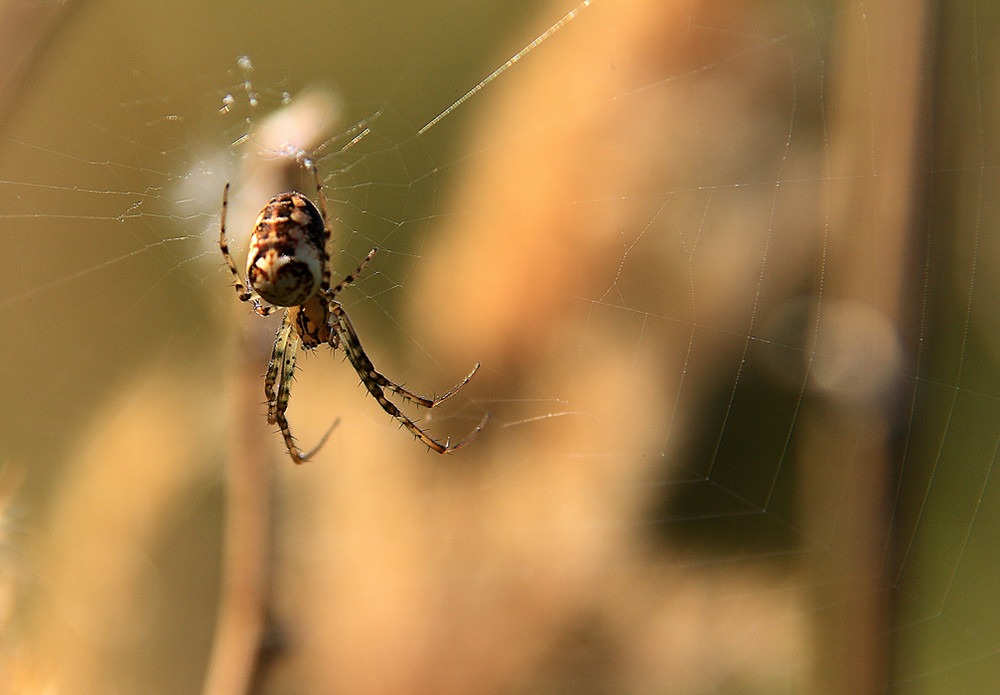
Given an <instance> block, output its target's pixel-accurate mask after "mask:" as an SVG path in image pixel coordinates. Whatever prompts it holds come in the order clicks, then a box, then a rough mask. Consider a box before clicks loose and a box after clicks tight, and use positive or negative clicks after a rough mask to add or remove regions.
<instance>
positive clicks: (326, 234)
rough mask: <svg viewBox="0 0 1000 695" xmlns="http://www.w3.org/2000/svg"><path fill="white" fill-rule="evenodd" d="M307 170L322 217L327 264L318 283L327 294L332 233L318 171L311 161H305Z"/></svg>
mask: <svg viewBox="0 0 1000 695" xmlns="http://www.w3.org/2000/svg"><path fill="white" fill-rule="evenodd" d="M305 166H306V168H307V169H312V173H313V178H314V179H315V180H316V199H317V200H318V201H319V212H320V214H321V215H322V216H323V252H324V253H325V254H326V257H327V262H326V263H324V264H323V278H322V280H321V281H320V292H327V291H328V290H329V289H330V263H329V259H330V258H332V256H331V255H330V254H331V253H332V252H333V249H332V248H330V245H331V243H332V242H333V232H331V231H330V222H329V221H328V219H327V214H326V195H325V194H324V193H323V183H322V182H321V181H320V180H319V169H317V168H316V165H315V164H313V162H312V160H311V159H306V160H305Z"/></svg>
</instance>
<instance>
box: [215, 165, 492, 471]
mask: <svg viewBox="0 0 1000 695" xmlns="http://www.w3.org/2000/svg"><path fill="white" fill-rule="evenodd" d="M308 166H309V168H310V169H312V171H313V174H314V176H315V179H316V195H317V199H318V201H319V208H317V207H316V205H314V204H313V203H312V201H310V200H309V199H308V198H307V197H306V196H304V195H302V194H301V193H298V192H296V191H289V192H287V193H281V194H280V195H276V196H275V197H273V198H271V200H270V201H268V203H267V205H265V206H264V209H263V210H261V213H260V215H259V216H258V217H257V222H256V223H255V224H254V228H253V233H252V235H251V238H250V250H249V252H248V254H247V281H246V283H244V282H243V280H242V278H240V274H239V271H238V270H237V269H236V263H235V262H234V261H233V258H232V256H231V255H230V253H229V246H228V244H227V242H226V209H227V207H228V201H229V184H228V183H227V184H226V188H225V191H224V192H223V195H222V216H221V220H220V225H219V227H220V229H219V247H220V248H221V249H222V255H223V257H224V258H225V260H226V264H227V265H228V267H229V270H230V271H231V272H232V274H233V278H234V280H235V286H236V294H237V295H238V296H239V299H240V301H241V302H247V301H250V302H253V305H254V309H255V310H256V312H257V313H258V314H260V315H261V316H267V315H268V314H270V313H272V312H274V311H276V310H277V309H278V308H285V309H286V311H285V318H284V321H282V323H281V327H280V328H279V329H278V333H277V335H276V336H275V339H274V348H273V350H272V352H271V361H270V363H269V364H268V367H267V374H266V375H265V377H264V394H265V396H266V397H267V420H268V422H270V423H272V424H273V423H277V425H278V427H279V428H280V430H281V435H282V437H284V440H285V446H286V447H287V448H288V453H289V454H290V455H291V457H292V460H293V461H295V462H296V463H302V462H303V461H306V460H307V459H308V458H309V457H310V456H311V455H312V454H313V453H315V452H316V451H317V450H318V449H319V447H321V446H322V445H323V442H324V441H325V440H326V436H324V437H323V439H322V440H320V442H319V444H318V445H317V446H316V447H315V448H314V449H313V450H312V451H310V452H308V453H305V454H304V453H302V451H301V450H299V448H298V446H297V445H296V444H295V440H294V438H293V437H292V433H291V430H290V428H289V426H288V421H287V419H286V418H285V411H286V409H287V408H288V398H289V390H290V388H291V382H292V375H293V374H294V371H295V356H296V352H297V351H298V348H299V345H300V344H301V345H302V347H304V348H306V349H308V350H311V349H313V348H315V347H317V346H319V345H321V344H323V343H326V344H328V345H329V346H330V347H332V348H333V349H337V348H343V349H344V352H346V353H347V359H348V360H350V362H351V365H352V366H353V367H354V369H355V371H356V372H357V373H358V376H359V377H361V381H362V383H363V384H364V385H365V387H366V388H367V389H368V391H369V393H371V395H372V396H373V397H374V398H375V400H376V401H378V404H379V405H380V406H381V407H382V409H383V410H385V411H386V412H387V413H389V414H390V415H391V416H393V417H394V418H396V419H397V420H399V422H400V423H401V424H402V425H403V426H404V427H406V428H407V429H409V430H410V431H411V432H412V433H413V434H414V436H416V437H417V438H418V439H420V441H422V442H423V443H424V444H426V445H427V446H429V447H430V448H431V449H433V450H434V451H437V452H438V453H442V454H445V453H448V452H450V451H455V450H457V449H460V448H462V447H463V446H465V445H466V444H468V443H469V442H470V441H471V440H472V438H473V437H474V436H475V435H476V434H477V433H478V432H479V430H480V429H481V427H482V424H483V423H480V424H479V426H478V427H476V429H475V430H473V431H472V433H471V434H470V435H469V436H468V437H466V438H465V439H463V440H462V441H461V442H459V443H458V444H455V445H452V444H451V440H450V439H449V440H446V441H445V443H444V444H442V443H440V442H438V441H436V440H434V439H432V438H431V437H430V436H428V435H427V434H426V433H425V432H424V431H423V430H422V429H420V428H419V427H418V426H417V425H416V424H415V423H414V422H413V421H412V420H410V419H409V418H408V417H407V416H406V415H404V414H403V413H402V411H400V410H399V408H398V407H397V406H396V405H395V404H394V403H392V402H391V401H390V400H389V399H388V398H386V395H385V391H386V390H388V391H391V392H393V393H395V394H396V395H398V396H400V397H401V398H403V399H404V400H407V401H411V402H413V403H416V404H417V405H420V406H423V407H425V408H434V407H436V406H438V405H440V404H441V403H443V402H444V401H445V400H447V399H448V398H450V397H451V396H453V395H454V394H455V393H457V392H458V390H459V389H461V388H462V387H463V386H465V384H466V383H468V381H469V379H471V378H472V375H473V374H475V373H476V370H477V369H479V364H478V363H477V364H476V366H475V367H473V368H472V371H471V372H470V373H469V375H468V376H467V377H465V379H463V380H462V381H461V382H460V383H459V384H458V385H457V386H456V387H455V388H453V389H452V390H451V391H449V392H448V393H446V394H444V395H443V396H438V397H436V398H425V397H423V396H418V395H416V394H414V393H411V392H409V391H407V390H406V389H404V388H403V387H402V386H400V385H399V384H396V383H394V382H392V381H389V379H387V378H386V377H384V376H382V375H381V374H380V373H379V372H378V371H376V370H375V366H374V365H373V364H372V362H371V360H370V359H368V356H367V355H366V354H365V351H364V349H363V348H362V347H361V341H360V340H359V339H358V334H357V332H356V331H355V330H354V326H352V325H351V321H350V319H348V318H347V314H346V313H345V312H344V309H343V307H342V306H341V305H340V302H338V301H336V299H335V297H336V296H337V293H338V292H340V291H341V290H342V289H344V288H345V287H347V286H348V285H350V284H351V283H353V282H354V280H355V279H356V278H357V277H358V275H360V274H361V271H362V270H364V267H365V266H366V265H367V264H368V261H370V260H371V258H372V256H374V255H375V252H376V251H377V250H378V249H372V250H371V252H369V254H368V256H367V257H366V258H365V259H364V260H363V261H361V264H360V265H359V266H358V267H357V268H356V269H355V270H354V272H353V273H351V274H350V275H348V276H347V277H346V278H344V279H343V280H341V281H340V282H339V283H338V284H337V285H336V287H332V288H331V287H330V263H329V259H330V251H329V246H330V237H331V234H330V226H329V224H328V223H327V214H326V202H325V199H324V197H323V187H322V185H321V183H320V180H319V174H318V173H317V172H316V169H315V167H313V166H312V165H311V164H309V165H308ZM261 300H263V301H264V302H268V304H267V305H265V304H263V303H262V301H261ZM276 384H277V390H275V385H276ZM484 422H485V418H484ZM327 434H329V432H328V433H327Z"/></svg>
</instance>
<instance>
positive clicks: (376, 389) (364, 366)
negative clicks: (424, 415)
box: [330, 301, 488, 454]
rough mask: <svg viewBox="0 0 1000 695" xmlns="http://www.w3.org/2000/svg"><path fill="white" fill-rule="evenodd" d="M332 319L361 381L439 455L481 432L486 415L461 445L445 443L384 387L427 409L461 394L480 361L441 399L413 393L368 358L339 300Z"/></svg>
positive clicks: (333, 330)
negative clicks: (399, 405) (405, 411)
mask: <svg viewBox="0 0 1000 695" xmlns="http://www.w3.org/2000/svg"><path fill="white" fill-rule="evenodd" d="M330 321H331V336H330V340H331V344H333V342H334V340H335V339H334V335H337V336H339V342H340V344H341V345H342V346H343V348H344V352H346V353H347V359H348V360H350V362H351V365H352V366H353V367H354V371H356V372H357V373H358V376H359V377H361V382H362V383H363V384H364V385H365V388H367V389H368V392H369V393H370V394H371V395H372V397H374V398H375V400H376V401H377V402H378V404H379V405H380V406H381V407H382V410H384V411H385V412H387V413H389V415H391V416H392V417H394V418H396V419H397V420H398V421H399V422H400V424H402V425H403V426H404V427H406V428H407V429H408V430H410V432H412V433H413V434H414V436H415V437H417V439H419V440H420V441H422V442H423V443H424V444H426V445H427V446H429V447H430V448H431V449H433V450H434V451H436V452H438V453H439V454H447V453H449V452H452V451H457V450H458V449H461V448H462V447H464V446H466V445H467V444H468V443H469V442H471V441H472V440H473V438H474V437H475V436H476V435H477V434H479V431H480V430H481V429H482V428H483V425H484V424H485V422H486V418H483V421H482V422H480V423H479V425H478V426H477V427H476V428H475V429H474V430H473V431H472V432H471V433H470V434H469V435H468V436H467V437H466V438H465V439H463V440H462V441H460V442H459V443H458V444H455V445H452V444H451V439H450V438H449V439H447V440H445V443H444V444H442V443H440V442H438V441H436V440H434V439H432V438H431V437H430V436H429V435H428V434H427V433H426V432H424V431H423V430H422V429H420V428H419V427H418V426H417V424H416V423H415V422H413V420H411V419H410V418H408V417H406V415H404V414H403V412H402V411H401V410H400V409H399V408H397V407H396V404H395V403H393V402H392V401H390V400H389V399H388V398H386V397H385V392H384V391H383V389H389V390H391V391H393V392H395V393H397V394H399V395H400V396H401V397H403V398H405V399H406V400H409V401H413V402H414V403H417V404H418V405H422V406H424V407H426V408H433V407H435V406H437V405H440V404H441V403H443V402H444V401H446V400H447V399H449V398H451V397H452V396H454V395H455V394H456V393H458V391H459V389H461V388H462V387H463V386H465V385H466V384H467V383H468V382H469V379H471V378H472V376H473V375H474V374H475V373H476V370H478V369H479V363H478V362H477V363H476V366H475V367H473V368H472V371H471V372H470V373H469V375H468V376H467V377H465V378H464V379H463V380H462V381H461V383H459V384H458V386H456V387H455V388H453V389H452V390H451V391H449V392H448V393H446V394H445V395H443V396H440V397H438V398H425V397H423V396H418V395H416V394H413V393H410V392H409V391H407V390H406V389H404V388H403V387H402V386H400V385H399V384H395V383H393V382H391V381H389V380H388V379H387V378H385V377H384V376H382V375H381V374H379V373H378V372H377V371H376V370H375V366H374V365H373V364H372V361H371V360H370V359H368V356H367V355H366V354H365V351H364V349H363V348H362V347H361V341H360V339H359V338H358V334H357V331H355V330H354V326H352V325H351V321H350V319H349V318H347V314H346V313H345V312H344V309H343V307H341V306H340V303H339V302H336V301H331V302H330ZM487 417H488V416H487Z"/></svg>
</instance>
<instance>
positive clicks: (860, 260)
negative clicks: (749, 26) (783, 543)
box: [799, 0, 929, 695]
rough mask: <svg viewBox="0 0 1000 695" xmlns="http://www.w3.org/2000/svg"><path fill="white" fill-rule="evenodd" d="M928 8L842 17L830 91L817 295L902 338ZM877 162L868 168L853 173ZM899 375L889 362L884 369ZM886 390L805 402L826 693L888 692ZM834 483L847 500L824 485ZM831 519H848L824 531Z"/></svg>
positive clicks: (815, 677)
mask: <svg viewBox="0 0 1000 695" xmlns="http://www.w3.org/2000/svg"><path fill="white" fill-rule="evenodd" d="M927 16H928V12H927V4H925V3H922V2H915V3H905V2H902V0H877V1H876V2H873V3H869V4H868V5H866V12H865V13H864V17H862V16H861V13H853V14H852V13H845V14H844V18H845V19H847V20H848V21H845V22H844V23H843V26H841V28H840V36H839V38H838V40H839V42H840V43H841V44H842V46H843V48H842V50H840V51H839V53H840V55H841V56H843V58H842V60H841V62H840V64H839V65H838V66H837V69H836V70H835V80H834V87H833V90H832V94H833V101H832V103H833V108H832V113H831V126H832V127H831V146H830V168H831V171H830V172H829V173H830V178H829V184H828V195H829V202H830V205H829V210H830V213H829V227H828V228H829V230H830V235H829V246H828V254H827V257H826V262H827V277H828V278H829V282H828V283H827V284H826V287H825V290H824V293H823V304H824V307H826V308H828V307H830V306H831V305H833V304H836V303H837V302H838V301H842V302H852V303H856V304H864V305H866V306H869V307H872V308H874V309H875V310H877V311H878V313H879V315H881V316H882V317H884V318H885V319H886V320H887V323H888V325H890V326H891V327H893V328H894V330H895V332H896V333H897V334H902V335H908V334H911V333H912V330H911V328H910V327H909V326H908V325H907V323H910V322H913V321H914V320H915V317H914V316H913V315H911V314H912V311H911V310H909V306H908V302H907V300H906V297H907V294H908V292H907V289H908V283H909V282H910V279H911V278H910V272H911V268H910V264H911V261H910V255H911V248H910V245H911V243H912V242H911V240H912V239H914V238H918V237H917V235H918V233H915V231H914V230H918V229H919V228H920V220H919V219H916V218H915V215H914V212H913V211H915V210H920V209H921V208H922V206H923V204H924V203H923V200H922V195H921V191H920V190H919V181H918V179H917V178H916V176H915V172H916V171H918V170H919V165H920V161H921V159H922V157H923V155H924V148H925V147H926V145H927V141H926V139H925V137H923V136H922V132H923V131H922V130H921V125H922V120H923V109H924V108H925V104H924V100H923V98H922V94H921V88H922V86H923V84H924V80H925V77H924V76H925V75H926V62H927V56H926V55H925V51H926V47H927V46H928V45H929V42H928V41H927V40H926V38H925V35H926V31H927V30H926V27H927V21H926V18H927ZM869 80H871V83H870V87H864V86H863V85H869ZM869 89H870V91H869ZM869 94H870V95H871V96H870V97H869V96H868V95H869ZM873 137H874V138H877V142H878V143H879V147H878V150H877V152H875V153H874V155H873V148H872V141H873ZM873 168H874V171H873V174H874V175H873V176H857V175H856V174H858V173H859V172H869V171H872V170H873ZM824 311H827V313H828V310H827V309H821V316H822V315H823V312H824ZM906 371H907V370H906V369H905V368H904V367H897V366H895V365H893V370H892V373H900V374H901V373H906ZM891 393H892V390H891V388H890V389H887V392H886V393H882V394H880V397H875V396H874V395H873V397H872V398H870V399H868V400H856V401H853V402H852V401H850V400H837V399H831V400H828V401H825V402H815V401H813V402H810V403H808V404H807V406H806V407H804V408H803V410H802V416H801V422H802V426H801V427H800V428H799V440H800V442H801V445H800V452H799V453H800V455H801V456H802V460H803V461H804V463H805V469H804V470H805V475H804V476H803V481H804V485H805V486H806V493H805V495H804V499H805V503H804V505H803V509H804V510H805V511H804V514H805V526H806V529H807V534H806V535H807V537H812V538H824V539H825V542H827V543H829V552H827V553H823V554H822V557H818V558H817V559H816V560H815V562H814V564H813V566H812V568H811V569H812V571H813V572H814V574H815V577H816V579H817V582H816V587H817V589H816V596H815V599H816V602H817V604H818V605H821V606H824V607H828V609H827V610H823V611H820V612H819V613H818V617H817V625H816V628H817V645H816V650H817V660H816V665H815V671H814V673H813V674H812V678H811V681H812V686H813V690H812V692H816V693H823V694H824V695H841V694H843V695H848V694H853V693H874V692H883V691H884V690H885V689H886V688H887V687H888V685H887V684H888V683H889V682H890V673H889V671H888V668H889V664H890V658H889V653H890V645H889V636H890V635H891V634H892V630H891V628H890V614H891V606H890V605H889V601H890V599H891V596H892V595H893V594H892V592H891V591H888V590H887V587H888V585H889V584H890V581H891V580H889V579H887V577H886V576H885V574H884V573H883V563H884V560H885V552H886V545H887V538H888V534H889V533H890V529H889V519H888V514H887V510H888V509H889V508H890V507H891V504H892V502H891V499H890V494H891V487H890V480H891V474H892V471H893V466H894V462H895V461H896V459H897V457H898V452H897V451H896V450H895V448H894V446H893V431H894V427H895V424H896V423H895V422H894V419H893V418H894V408H893V401H892V398H891ZM834 480H835V481H836V484H837V486H838V487H837V488H836V489H841V490H843V496H842V497H836V496H832V495H831V494H830V489H832V488H831V482H832V481H834ZM834 497H836V499H834ZM833 505H837V509H835V508H834V507H833ZM838 509H839V511H838ZM829 519H840V520H842V521H841V522H840V523H838V524H837V526H836V527H835V528H833V529H830V528H829V526H828V520H829ZM829 607H832V608H829Z"/></svg>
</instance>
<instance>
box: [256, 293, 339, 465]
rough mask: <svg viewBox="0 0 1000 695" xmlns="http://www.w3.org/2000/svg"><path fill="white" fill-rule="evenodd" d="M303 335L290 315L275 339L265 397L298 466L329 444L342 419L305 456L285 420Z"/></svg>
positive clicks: (272, 420)
mask: <svg viewBox="0 0 1000 695" xmlns="http://www.w3.org/2000/svg"><path fill="white" fill-rule="evenodd" d="M299 342H300V340H299V336H298V334H297V333H296V332H295V330H294V326H293V324H292V322H291V319H290V318H289V316H288V313H287V312H286V313H285V318H284V320H283V321H282V323H281V327H280V328H279V329H278V333H277V334H276V335H275V337H274V348H273V349H272V350H271V361H270V362H268V365H267V374H266V375H265V376H264V395H265V396H266V397H267V421H268V422H269V423H271V424H275V423H277V425H278V428H279V429H280V430H281V436H282V438H283V439H284V440H285V448H286V449H288V455H289V456H291V457H292V461H294V462H295V463H305V462H306V461H308V460H309V458H310V457H311V456H312V455H313V454H315V453H316V452H317V451H319V450H320V448H322V446H323V444H325V443H326V438H327V437H329V436H330V432H332V431H333V428H334V427H336V426H337V423H339V422H340V420H339V418H338V419H337V420H335V421H334V423H333V424H332V425H330V428H329V429H328V430H327V431H326V434H324V435H323V438H322V439H320V440H319V444H317V445H316V446H314V447H313V448H312V449H311V450H310V451H308V452H306V453H304V454H303V453H302V451H301V450H300V449H299V448H298V446H297V445H296V444H295V438H294V437H292V431H291V428H290V427H289V426H288V420H287V419H286V418H285V411H286V410H287V409H288V399H289V397H290V395H291V388H292V379H293V378H294V376H295V358H296V354H297V353H298V350H299ZM275 383H277V385H278V390H277V392H275V390H274V385H275Z"/></svg>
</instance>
